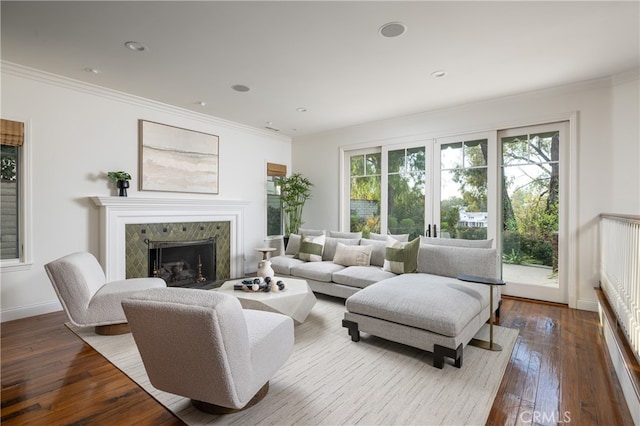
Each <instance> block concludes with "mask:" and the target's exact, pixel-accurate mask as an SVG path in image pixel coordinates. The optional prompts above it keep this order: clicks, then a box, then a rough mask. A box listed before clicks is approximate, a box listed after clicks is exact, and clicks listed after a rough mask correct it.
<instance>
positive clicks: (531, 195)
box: [342, 122, 568, 303]
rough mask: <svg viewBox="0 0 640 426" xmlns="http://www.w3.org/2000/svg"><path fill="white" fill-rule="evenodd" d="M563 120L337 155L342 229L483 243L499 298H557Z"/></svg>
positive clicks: (561, 291) (562, 236)
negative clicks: (498, 275) (491, 254)
mask: <svg viewBox="0 0 640 426" xmlns="http://www.w3.org/2000/svg"><path fill="white" fill-rule="evenodd" d="M567 138H568V123H567V122H561V123H552V124H548V125H542V126H535V127H526V128H525V127H523V128H517V129H509V130H503V131H491V132H482V133H475V134H466V135H460V136H453V137H443V138H436V139H428V140H418V141H413V142H404V143H402V144H397V145H385V146H380V147H373V148H368V149H364V150H359V151H351V152H345V156H344V169H343V170H344V174H345V177H348V178H347V179H344V182H345V183H346V185H345V187H344V189H343V194H344V197H343V206H348V208H346V209H345V208H343V210H342V211H343V222H342V223H343V224H344V225H346V226H343V229H344V228H349V229H350V230H351V231H363V233H364V235H368V234H369V233H370V232H376V233H389V234H409V238H410V239H413V238H416V237H417V236H422V235H428V236H432V237H433V236H437V237H441V238H461V239H473V240H479V239H493V240H494V246H495V247H496V248H497V249H498V251H499V253H500V254H501V261H502V274H503V278H504V279H505V280H506V281H507V283H508V284H507V286H506V287H505V288H504V293H505V294H510V295H514V296H520V297H527V298H533V299H540V300H548V301H554V302H560V303H566V302H567V290H566V285H565V283H566V274H565V272H566V271H563V268H562V267H561V266H559V265H563V264H566V263H563V262H564V261H565V256H566V252H565V251H564V250H563V247H565V246H566V244H565V243H564V242H565V241H566V229H567V219H566V218H567V215H566V212H567V205H568V204H567V197H566V196H565V195H566V194H567V192H568V191H567V189H566V188H567V183H568V179H566V178H565V177H564V176H565V171H564V169H563V167H562V158H563V157H566V156H567V141H568V139H567Z"/></svg>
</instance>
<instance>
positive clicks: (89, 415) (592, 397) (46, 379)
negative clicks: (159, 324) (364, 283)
mask: <svg viewBox="0 0 640 426" xmlns="http://www.w3.org/2000/svg"><path fill="white" fill-rule="evenodd" d="M501 312H502V318H501V325H503V326H506V327H511V328H517V329H519V330H520V336H519V337H518V340H517V342H516V346H515V348H514V351H513V353H512V356H511V361H510V363H509V366H508V367H507V371H506V373H505V376H504V378H503V380H502V384H501V385H500V389H499V391H498V396H497V397H496V400H495V402H494V405H493V407H492V410H491V414H490V416H489V420H488V422H487V424H489V425H504V424H532V423H534V424H540V425H542V424H544V425H546V424H559V423H572V424H576V425H590V424H594V425H596V424H602V425H626V424H629V425H631V424H633V422H632V419H631V416H630V414H629V410H628V409H627V407H626V404H625V403H624V398H623V396H622V392H621V390H620V385H619V384H618V381H617V379H616V378H615V375H614V373H613V370H612V366H611V361H610V359H609V357H608V354H607V353H606V352H605V351H604V346H603V345H604V343H603V339H602V336H601V333H600V329H599V326H598V317H597V314H595V313H593V312H585V311H577V310H572V309H568V308H566V307H560V306H554V305H545V304H539V303H531V302H527V301H521V300H512V299H505V300H504V301H503V305H502V310H501ZM66 320H67V319H66V317H65V315H64V314H63V313H62V312H56V313H52V314H46V315H40V316H37V317H32V318H26V319H22V320H17V321H11V322H6V323H3V324H2V339H1V357H2V367H1V374H2V411H1V418H0V422H1V423H2V424H3V425H14V424H21V425H22V424H91V425H101V424H105V425H106V424H109V425H112V424H142V425H179V424H182V422H181V421H180V420H179V419H177V418H176V417H174V416H173V414H171V412H169V411H168V410H166V409H165V408H164V407H163V406H162V405H160V404H159V403H157V402H156V401H155V400H154V399H153V398H152V397H151V396H149V395H148V394H147V393H146V392H144V391H143V390H142V389H141V388H139V387H138V386H137V385H136V384H135V383H134V382H133V381H131V380H130V379H129V378H128V377H127V376H125V375H124V374H122V373H121V372H120V371H119V370H118V369H117V368H115V367H114V366H113V365H112V364H111V363H109V362H108V361H106V360H105V359H104V358H103V357H102V356H101V355H99V354H98V353H96V352H95V351H94V350H93V349H91V347H89V346H87V345H85V344H84V342H83V341H82V340H80V339H79V338H78V337H76V336H75V334H73V333H72V332H71V331H69V330H68V329H67V328H66V327H65V326H64V322H65V321H66ZM463 368H464V367H463ZM417 421H418V422H419V420H417Z"/></svg>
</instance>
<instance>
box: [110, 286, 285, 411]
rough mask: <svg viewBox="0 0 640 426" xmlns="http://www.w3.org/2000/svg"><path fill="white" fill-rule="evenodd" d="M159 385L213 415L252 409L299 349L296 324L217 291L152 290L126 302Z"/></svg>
mask: <svg viewBox="0 0 640 426" xmlns="http://www.w3.org/2000/svg"><path fill="white" fill-rule="evenodd" d="M122 305H123V307H124V311H125V313H126V315H127V319H128V320H129V324H130V326H131V333H132V334H133V338H134V339H135V342H136V344H137V346H138V350H139V351H140V355H141V356H142V361H143V363H144V366H145V369H146V370H147V374H148V375H149V379H150V381H151V384H152V385H153V386H154V387H156V388H157V389H160V390H163V391H165V392H170V393H173V394H176V395H180V396H184V397H187V398H191V401H192V403H193V405H194V406H195V407H196V408H198V409H200V410H202V411H207V412H209V413H215V414H226V413H231V412H234V411H238V410H240V409H244V408H248V407H250V406H252V405H254V404H255V403H257V402H258V401H260V400H261V399H262V398H263V397H264V396H265V395H266V394H267V391H268V389H269V380H270V379H271V377H273V376H274V375H275V373H276V372H277V371H278V370H279V369H280V367H281V366H282V365H283V364H284V363H285V361H286V360H287V359H288V358H289V356H290V355H291V352H292V351H293V342H294V335H293V320H292V319H291V318H289V317H288V316H285V315H281V314H276V313H272V312H263V311H255V310H249V309H242V306H241V305H240V302H239V301H238V299H237V298H235V297H233V296H231V295H227V294H223V293H218V292H215V291H203V290H193V289H184V288H164V289H152V290H147V291H144V292H140V293H138V294H136V295H134V296H133V297H131V298H129V299H126V300H123V301H122Z"/></svg>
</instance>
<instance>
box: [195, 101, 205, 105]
mask: <svg viewBox="0 0 640 426" xmlns="http://www.w3.org/2000/svg"><path fill="white" fill-rule="evenodd" d="M206 104H207V103H206V102H205V101H198V102H196V105H200V106H205V105H206Z"/></svg>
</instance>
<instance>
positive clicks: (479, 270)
mask: <svg viewBox="0 0 640 426" xmlns="http://www.w3.org/2000/svg"><path fill="white" fill-rule="evenodd" d="M304 232H305V231H302V232H301V233H302V235H305V236H306V235H307V234H304ZM307 232H308V233H313V234H320V233H321V232H323V231H313V230H308V231H307ZM290 238H291V239H290V241H289V244H288V246H287V250H286V252H285V254H284V255H281V256H275V257H273V258H271V263H272V267H273V269H274V271H275V273H276V275H277V276H284V277H286V276H291V277H296V278H303V279H306V280H307V282H308V283H309V286H310V287H311V289H312V290H313V291H314V292H317V293H323V294H327V295H331V296H336V297H341V298H345V299H346V302H345V306H346V308H347V312H345V316H344V320H343V325H344V326H345V327H347V328H348V329H349V334H350V335H351V338H352V340H353V341H359V340H360V334H359V333H360V331H362V332H366V333H369V334H373V335H376V336H379V337H383V338H385V339H388V340H393V341H396V342H399V343H403V344H407V345H410V346H414V347H418V348H421V349H424V350H427V351H429V352H434V354H435V355H434V365H435V366H436V367H439V368H442V366H443V363H444V361H443V359H444V357H445V356H446V357H449V358H453V360H454V365H455V366H456V367H461V366H462V351H463V348H464V346H466V345H467V344H468V343H469V341H470V340H471V339H472V338H473V337H474V335H475V334H476V333H477V332H478V331H479V330H480V328H481V327H482V325H483V324H484V323H485V322H486V321H487V320H488V319H489V317H490V312H489V310H490V309H489V294H490V293H489V291H494V300H499V291H498V290H497V288H493V290H489V287H488V286H486V285H482V284H475V283H469V282H465V281H461V280H458V279H457V278H456V277H457V276H459V275H461V274H465V275H474V276H480V277H486V278H499V277H500V269H499V263H498V255H497V252H496V249H495V248H492V244H493V241H492V240H456V239H442V238H421V239H420V244H419V247H418V250H417V255H416V264H415V265H414V267H415V270H414V271H413V272H412V273H394V272H390V271H389V270H385V269H392V270H393V268H389V264H387V265H385V258H386V257H387V258H388V257H389V252H388V251H387V246H388V245H390V244H391V243H392V242H391V241H392V240H388V239H387V237H386V236H377V235H374V238H373V239H367V238H361V236H360V235H359V234H357V233H340V232H329V233H328V234H327V235H326V236H325V237H324V250H323V252H322V261H314V262H311V261H305V260H301V259H298V258H296V253H297V252H298V250H299V249H300V241H301V237H300V236H299V235H292V236H291V237H290ZM398 238H400V239H405V240H406V236H401V237H398ZM416 243H417V242H416V241H414V242H413V244H414V245H415V244H416ZM408 244H409V243H408V242H407V243H405V245H408ZM345 246H365V247H367V246H370V250H371V251H370V258H369V260H368V265H350V264H349V261H347V262H344V259H340V260H339V261H338V262H335V261H334V260H337V258H338V257H339V256H336V252H341V251H344V250H345ZM354 250H355V249H354ZM318 260H319V259H318ZM386 260H387V262H389V259H386ZM340 263H343V264H340ZM344 263H346V265H345V264H344ZM356 263H357V262H356ZM496 306H498V307H499V303H498V304H497V305H496Z"/></svg>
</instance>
